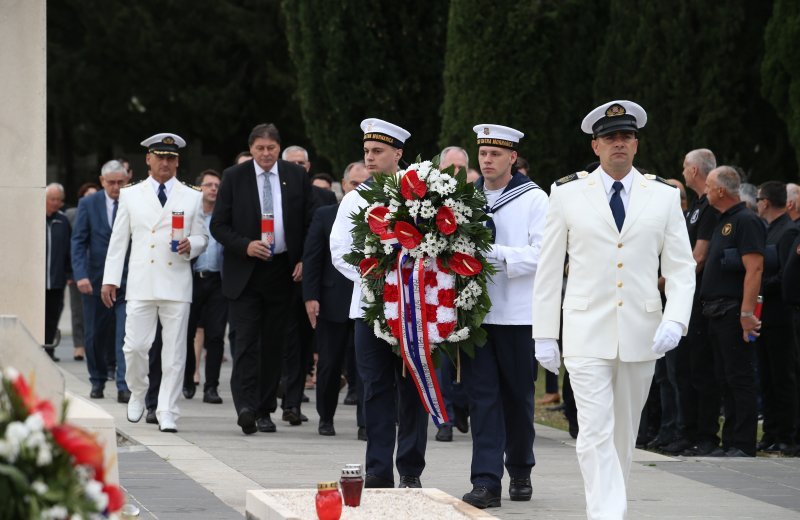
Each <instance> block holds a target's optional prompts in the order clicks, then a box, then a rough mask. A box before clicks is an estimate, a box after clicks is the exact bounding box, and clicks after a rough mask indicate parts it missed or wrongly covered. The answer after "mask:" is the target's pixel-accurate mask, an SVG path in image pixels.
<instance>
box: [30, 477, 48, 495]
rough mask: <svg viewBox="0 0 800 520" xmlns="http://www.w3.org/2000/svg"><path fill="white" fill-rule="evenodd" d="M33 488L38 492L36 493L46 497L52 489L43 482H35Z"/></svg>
mask: <svg viewBox="0 0 800 520" xmlns="http://www.w3.org/2000/svg"><path fill="white" fill-rule="evenodd" d="M31 488H33V490H34V491H36V493H37V494H39V495H44V494H45V493H47V490H48V489H50V488H48V487H47V484H45V483H44V482H42V481H41V480H34V481H33V483H32V484H31Z"/></svg>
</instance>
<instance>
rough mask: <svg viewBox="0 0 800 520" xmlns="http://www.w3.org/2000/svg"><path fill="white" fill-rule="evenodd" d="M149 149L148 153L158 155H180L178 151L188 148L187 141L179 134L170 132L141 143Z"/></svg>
mask: <svg viewBox="0 0 800 520" xmlns="http://www.w3.org/2000/svg"><path fill="white" fill-rule="evenodd" d="M141 145H142V146H144V147H146V148H147V153H154V154H156V155H178V150H179V149H180V148H183V147H184V146H186V141H184V140H183V137H181V136H179V135H178V134H171V133H169V132H166V133H161V134H156V135H154V136H151V137H148V138H147V139H145V140H144V141H142V142H141Z"/></svg>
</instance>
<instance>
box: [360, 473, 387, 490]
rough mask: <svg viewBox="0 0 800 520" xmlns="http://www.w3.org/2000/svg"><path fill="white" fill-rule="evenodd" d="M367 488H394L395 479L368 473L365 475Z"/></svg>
mask: <svg viewBox="0 0 800 520" xmlns="http://www.w3.org/2000/svg"><path fill="white" fill-rule="evenodd" d="M364 487H365V488H393V487H394V481H393V480H389V479H385V478H383V477H379V476H378V475H367V476H366V477H364Z"/></svg>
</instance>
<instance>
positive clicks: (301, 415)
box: [300, 412, 308, 422]
mask: <svg viewBox="0 0 800 520" xmlns="http://www.w3.org/2000/svg"><path fill="white" fill-rule="evenodd" d="M300 422H308V417H306V414H304V413H303V412H300Z"/></svg>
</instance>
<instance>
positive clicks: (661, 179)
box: [644, 173, 677, 188]
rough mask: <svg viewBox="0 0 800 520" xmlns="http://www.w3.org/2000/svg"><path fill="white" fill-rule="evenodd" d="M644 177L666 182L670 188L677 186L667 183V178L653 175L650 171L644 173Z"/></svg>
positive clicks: (649, 179) (662, 182)
mask: <svg viewBox="0 0 800 520" xmlns="http://www.w3.org/2000/svg"><path fill="white" fill-rule="evenodd" d="M644 178H645V179H647V180H648V181H657V182H660V183H661V184H666V185H667V186H669V187H670V188H677V186H675V185H673V184H670V183H668V182H667V179H665V178H663V177H659V176H658V175H653V174H652V173H645V174H644Z"/></svg>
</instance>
